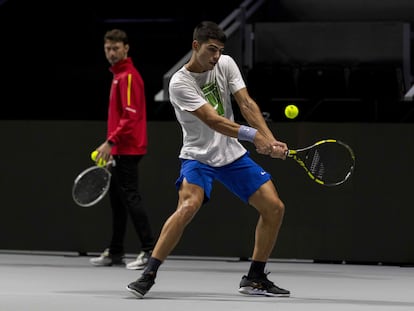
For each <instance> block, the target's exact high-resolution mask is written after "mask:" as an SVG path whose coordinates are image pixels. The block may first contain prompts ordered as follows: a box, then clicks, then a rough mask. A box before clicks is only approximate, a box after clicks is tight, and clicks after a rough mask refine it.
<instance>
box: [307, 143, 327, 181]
mask: <svg viewBox="0 0 414 311" xmlns="http://www.w3.org/2000/svg"><path fill="white" fill-rule="evenodd" d="M309 170H310V171H311V173H312V174H313V175H315V176H316V177H317V178H319V179H323V176H324V174H325V165H324V164H323V162H322V161H321V156H320V154H319V152H318V150H315V152H314V153H313V157H312V161H311V164H310V168H309Z"/></svg>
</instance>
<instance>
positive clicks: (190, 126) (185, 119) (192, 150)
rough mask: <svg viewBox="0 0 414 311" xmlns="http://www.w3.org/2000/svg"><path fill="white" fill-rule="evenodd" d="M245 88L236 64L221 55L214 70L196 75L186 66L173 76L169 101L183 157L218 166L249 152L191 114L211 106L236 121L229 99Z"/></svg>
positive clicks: (233, 139) (235, 140) (226, 56)
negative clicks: (180, 129)
mask: <svg viewBox="0 0 414 311" xmlns="http://www.w3.org/2000/svg"><path fill="white" fill-rule="evenodd" d="M245 86H246V85H245V82H244V80H243V77H242V75H241V73H240V70H239V68H238V66H237V64H236V62H235V61H234V60H233V58H231V57H230V56H228V55H221V57H220V58H219V61H218V63H217V64H216V65H215V66H214V68H213V69H212V70H209V71H207V72H203V73H194V72H190V71H188V70H187V69H186V68H185V67H184V66H183V67H182V68H181V69H179V70H178V71H177V72H176V73H175V74H174V75H173V76H172V77H171V80H170V84H169V96H170V101H171V104H172V105H173V107H174V110H175V115H176V117H177V120H178V122H179V123H180V125H181V128H182V133H183V146H182V147H181V151H180V155H179V157H180V158H183V159H191V160H197V161H200V162H202V163H205V164H208V165H210V166H214V167H219V166H223V165H226V164H229V163H231V162H233V161H234V160H236V159H238V158H240V157H241V156H242V155H243V154H244V153H245V152H246V148H245V147H244V146H243V145H242V144H241V143H240V142H239V141H238V140H237V139H236V138H233V137H229V136H226V135H222V134H220V133H218V132H216V131H214V130H213V129H211V128H210V127H208V126H207V125H206V124H205V123H204V122H202V121H201V120H200V119H199V118H197V117H196V116H194V115H193V114H192V113H190V112H189V111H195V110H197V109H198V108H200V107H201V106H203V105H204V104H206V103H209V104H211V105H212V106H213V107H214V108H215V110H216V111H217V113H219V114H221V115H223V116H224V117H226V118H228V119H230V120H232V121H234V114H233V109H232V105H231V97H230V96H231V94H233V93H235V92H237V91H238V90H240V89H242V88H244V87H245ZM203 90H204V91H203Z"/></svg>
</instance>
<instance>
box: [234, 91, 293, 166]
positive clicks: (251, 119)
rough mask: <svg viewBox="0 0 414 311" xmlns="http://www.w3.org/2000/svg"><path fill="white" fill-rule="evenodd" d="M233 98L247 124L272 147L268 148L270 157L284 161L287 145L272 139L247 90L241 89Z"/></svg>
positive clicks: (257, 107) (259, 111)
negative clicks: (260, 134)
mask: <svg viewBox="0 0 414 311" xmlns="http://www.w3.org/2000/svg"><path fill="white" fill-rule="evenodd" d="M234 98H235V100H236V102H237V104H238V106H239V108H240V112H241V114H242V116H243V118H244V119H245V120H246V121H247V123H248V124H249V125H250V126H252V127H253V128H255V129H257V130H258V131H259V132H260V133H262V134H263V135H264V136H265V137H266V138H267V139H268V140H269V144H271V145H272V146H271V147H269V148H271V152H270V156H271V157H273V158H281V159H285V158H286V157H285V154H286V151H287V150H288V147H287V145H286V144H285V143H284V142H281V141H278V140H277V139H276V138H275V137H274V135H273V133H272V132H271V130H270V129H269V127H268V126H267V123H266V121H265V119H264V118H263V114H262V112H261V110H260V107H259V106H258V105H257V103H256V102H255V101H254V99H253V98H251V97H250V95H249V93H248V91H247V88H242V89H240V90H239V91H237V92H236V93H235V94H234Z"/></svg>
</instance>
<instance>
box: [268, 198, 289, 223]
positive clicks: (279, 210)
mask: <svg viewBox="0 0 414 311" xmlns="http://www.w3.org/2000/svg"><path fill="white" fill-rule="evenodd" d="M268 206H269V208H267V209H266V211H267V212H266V213H265V217H266V215H267V217H269V218H271V219H274V220H279V219H280V218H282V217H283V215H284V214H285V204H284V203H283V202H282V201H281V200H280V199H279V198H275V199H273V200H272V201H271V202H269V205H268Z"/></svg>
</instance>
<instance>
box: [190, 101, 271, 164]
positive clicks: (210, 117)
mask: <svg viewBox="0 0 414 311" xmlns="http://www.w3.org/2000/svg"><path fill="white" fill-rule="evenodd" d="M192 113H193V114H194V115H195V116H196V117H197V118H199V119H200V120H201V121H203V122H204V123H205V124H206V125H208V126H209V127H210V128H211V129H213V130H215V131H217V132H219V133H221V134H223V135H227V136H230V137H235V138H240V136H239V130H240V127H241V125H240V124H238V123H236V122H233V121H231V120H229V119H227V118H225V117H222V116H220V115H218V114H217V112H216V111H215V110H214V108H213V107H212V105H211V104H209V103H206V104H205V105H203V106H201V107H200V108H198V109H197V110H195V111H193V112H192ZM275 141H276V140H275V139H274V138H273V139H272V140H269V138H268V137H266V136H264V135H263V134H262V133H261V132H260V131H257V132H256V135H255V136H254V137H252V138H251V142H252V143H253V144H254V145H255V147H256V150H257V152H258V153H260V154H265V155H271V153H272V152H273V153H274V152H275V149H274V147H273V146H274V144H275ZM278 157H279V156H278Z"/></svg>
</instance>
